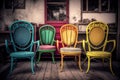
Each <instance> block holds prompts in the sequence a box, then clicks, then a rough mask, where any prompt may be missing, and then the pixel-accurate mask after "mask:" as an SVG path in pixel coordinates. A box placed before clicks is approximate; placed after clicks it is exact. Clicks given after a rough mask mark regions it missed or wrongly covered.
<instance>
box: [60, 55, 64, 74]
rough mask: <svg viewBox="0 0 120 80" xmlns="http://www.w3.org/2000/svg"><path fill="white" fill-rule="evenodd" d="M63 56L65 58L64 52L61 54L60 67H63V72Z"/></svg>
mask: <svg viewBox="0 0 120 80" xmlns="http://www.w3.org/2000/svg"><path fill="white" fill-rule="evenodd" d="M63 58H64V55H63V54H61V64H60V68H61V70H60V71H61V72H62V70H63Z"/></svg>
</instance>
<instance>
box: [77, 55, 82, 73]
mask: <svg viewBox="0 0 120 80" xmlns="http://www.w3.org/2000/svg"><path fill="white" fill-rule="evenodd" d="M78 66H79V68H80V71H83V70H82V68H81V55H78Z"/></svg>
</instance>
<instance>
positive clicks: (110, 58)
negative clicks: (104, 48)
mask: <svg viewBox="0 0 120 80" xmlns="http://www.w3.org/2000/svg"><path fill="white" fill-rule="evenodd" d="M110 71H111V73H112V74H113V75H115V74H114V72H113V70H112V58H111V57H110Z"/></svg>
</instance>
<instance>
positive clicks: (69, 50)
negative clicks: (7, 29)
mask: <svg viewBox="0 0 120 80" xmlns="http://www.w3.org/2000/svg"><path fill="white" fill-rule="evenodd" d="M60 52H81V49H80V48H73V47H64V48H60Z"/></svg>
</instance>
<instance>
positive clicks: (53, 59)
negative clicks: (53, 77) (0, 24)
mask: <svg viewBox="0 0 120 80" xmlns="http://www.w3.org/2000/svg"><path fill="white" fill-rule="evenodd" d="M51 54H52V61H53V63H55V58H54V52H51Z"/></svg>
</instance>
